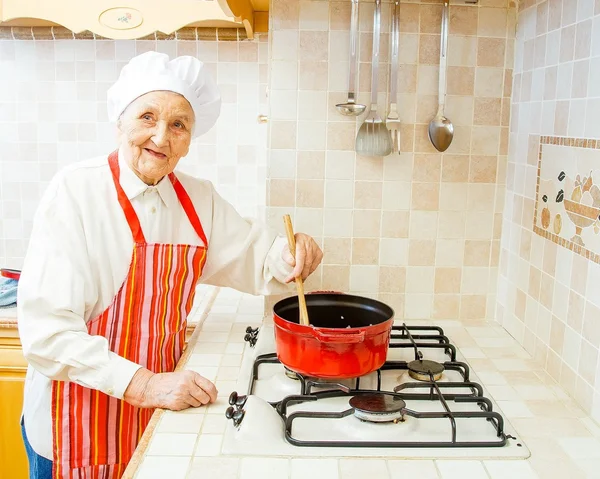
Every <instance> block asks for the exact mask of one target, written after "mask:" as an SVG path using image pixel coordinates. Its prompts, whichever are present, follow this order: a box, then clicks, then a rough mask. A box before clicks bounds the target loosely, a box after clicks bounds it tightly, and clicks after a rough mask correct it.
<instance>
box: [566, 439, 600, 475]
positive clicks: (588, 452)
mask: <svg viewBox="0 0 600 479" xmlns="http://www.w3.org/2000/svg"><path fill="white" fill-rule="evenodd" d="M557 442H558V443H559V444H560V446H561V447H562V448H563V450H564V451H565V452H566V453H567V455H568V456H569V457H570V458H571V459H574V460H578V459H600V440H598V439H597V438H595V437H569V438H564V439H557ZM599 474H600V472H599Z"/></svg>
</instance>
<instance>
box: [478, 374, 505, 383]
mask: <svg viewBox="0 0 600 479" xmlns="http://www.w3.org/2000/svg"><path fill="white" fill-rule="evenodd" d="M477 376H479V379H480V380H481V382H483V384H485V385H486V386H487V385H489V386H507V385H508V381H507V380H506V378H505V377H504V376H503V375H502V373H495V372H481V373H477Z"/></svg>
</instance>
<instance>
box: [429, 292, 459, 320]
mask: <svg viewBox="0 0 600 479" xmlns="http://www.w3.org/2000/svg"><path fill="white" fill-rule="evenodd" d="M459 306H460V296H459V295H457V294H436V295H435V296H434V297H433V314H432V318H433V319H458V311H459Z"/></svg>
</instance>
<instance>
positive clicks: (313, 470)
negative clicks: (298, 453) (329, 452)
mask: <svg viewBox="0 0 600 479" xmlns="http://www.w3.org/2000/svg"><path fill="white" fill-rule="evenodd" d="M338 469H339V466H338V461H337V459H292V476H291V478H292V479H309V478H310V479H339V477H340V474H339V470H338Z"/></svg>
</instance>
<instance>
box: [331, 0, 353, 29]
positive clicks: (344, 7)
mask: <svg viewBox="0 0 600 479" xmlns="http://www.w3.org/2000/svg"><path fill="white" fill-rule="evenodd" d="M350 11H351V5H350V4H349V3H348V2H336V1H332V2H329V19H330V20H329V28H331V30H348V25H350Z"/></svg>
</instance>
